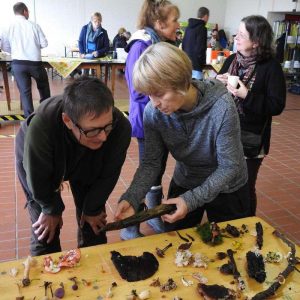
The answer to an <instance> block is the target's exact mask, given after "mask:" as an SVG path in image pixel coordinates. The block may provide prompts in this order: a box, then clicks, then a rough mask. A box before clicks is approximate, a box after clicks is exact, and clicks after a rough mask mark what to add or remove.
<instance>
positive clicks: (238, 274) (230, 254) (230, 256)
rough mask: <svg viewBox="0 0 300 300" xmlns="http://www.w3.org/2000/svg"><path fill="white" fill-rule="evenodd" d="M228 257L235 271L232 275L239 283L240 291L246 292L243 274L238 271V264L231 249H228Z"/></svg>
mask: <svg viewBox="0 0 300 300" xmlns="http://www.w3.org/2000/svg"><path fill="white" fill-rule="evenodd" d="M227 255H228V258H229V260H230V263H231V265H232V271H233V272H232V274H233V277H234V279H235V280H236V281H237V284H238V289H239V290H244V289H245V282H244V280H243V279H242V277H241V274H240V272H239V271H238V269H237V266H236V262H235V259H234V257H233V251H232V250H231V249H228V250H227Z"/></svg>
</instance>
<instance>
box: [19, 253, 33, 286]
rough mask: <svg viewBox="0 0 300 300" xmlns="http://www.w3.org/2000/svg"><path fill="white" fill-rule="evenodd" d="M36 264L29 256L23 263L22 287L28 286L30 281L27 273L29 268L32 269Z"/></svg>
mask: <svg viewBox="0 0 300 300" xmlns="http://www.w3.org/2000/svg"><path fill="white" fill-rule="evenodd" d="M35 264H36V260H35V259H34V258H32V257H31V256H30V255H28V257H27V258H26V260H25V261H24V262H23V265H24V274H23V279H22V284H23V286H28V285H30V279H29V271H30V268H31V267H33V266H34V265H35Z"/></svg>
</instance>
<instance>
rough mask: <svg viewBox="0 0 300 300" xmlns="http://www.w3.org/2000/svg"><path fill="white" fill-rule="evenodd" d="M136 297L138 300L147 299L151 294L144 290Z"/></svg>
mask: <svg viewBox="0 0 300 300" xmlns="http://www.w3.org/2000/svg"><path fill="white" fill-rule="evenodd" d="M138 297H139V298H138V299H140V300H145V299H149V298H150V297H151V292H150V291H149V290H144V291H142V292H140V293H139V295H138Z"/></svg>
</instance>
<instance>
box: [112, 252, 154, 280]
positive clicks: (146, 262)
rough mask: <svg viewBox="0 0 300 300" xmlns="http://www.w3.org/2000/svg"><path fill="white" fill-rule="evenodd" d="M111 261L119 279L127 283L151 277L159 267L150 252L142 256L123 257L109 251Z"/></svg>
mask: <svg viewBox="0 0 300 300" xmlns="http://www.w3.org/2000/svg"><path fill="white" fill-rule="evenodd" d="M111 260H112V262H113V264H114V265H115V267H116V269H117V270H118V272H119V274H120V275H121V277H122V278H123V279H125V280H127V281H129V282H132V281H139V280H144V279H147V278H149V277H151V276H152V275H153V274H155V272H156V271H157V270H158V266H159V263H158V261H157V259H156V258H155V256H154V255H153V254H152V253H150V252H144V253H143V255H142V256H131V255H128V256H123V255H121V254H120V253H119V252H117V251H111Z"/></svg>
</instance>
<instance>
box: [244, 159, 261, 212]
mask: <svg viewBox="0 0 300 300" xmlns="http://www.w3.org/2000/svg"><path fill="white" fill-rule="evenodd" d="M262 161H263V158H250V159H247V160H246V162H247V169H248V185H249V196H250V210H251V216H255V214H256V207H257V196H256V189H255V185H256V179H257V175H258V171H259V168H260V166H261V164H262Z"/></svg>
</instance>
